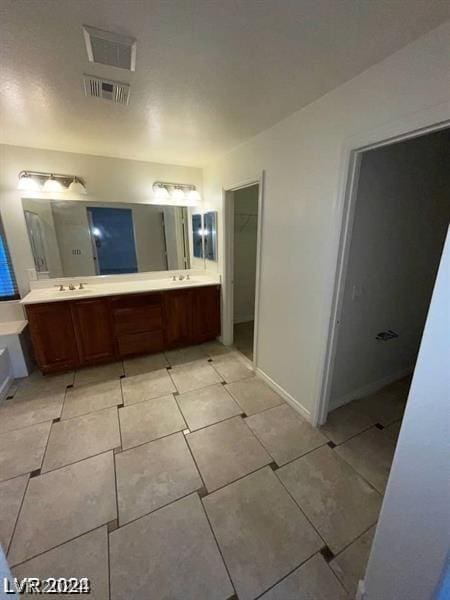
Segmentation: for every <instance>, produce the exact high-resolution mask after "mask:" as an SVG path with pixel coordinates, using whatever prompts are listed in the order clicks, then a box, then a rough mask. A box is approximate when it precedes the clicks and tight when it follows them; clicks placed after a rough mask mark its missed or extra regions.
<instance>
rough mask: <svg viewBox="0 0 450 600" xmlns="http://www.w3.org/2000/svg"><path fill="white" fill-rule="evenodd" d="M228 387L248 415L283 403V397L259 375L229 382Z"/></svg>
mask: <svg viewBox="0 0 450 600" xmlns="http://www.w3.org/2000/svg"><path fill="white" fill-rule="evenodd" d="M226 389H227V390H228V391H229V392H230V394H231V395H232V396H233V398H234V399H235V400H236V402H238V404H239V405H240V406H241V408H242V410H243V411H244V412H245V414H247V415H254V414H255V413H258V412H261V411H263V410H266V408H273V407H274V406H278V405H279V404H283V402H284V401H283V399H282V398H281V397H280V396H279V395H278V394H277V393H276V392H274V391H273V390H272V389H271V388H270V387H269V386H268V385H267V384H266V383H264V382H263V381H261V379H258V378H257V377H250V378H248V379H243V380H242V381H236V382H234V383H229V384H228V385H227V386H226Z"/></svg>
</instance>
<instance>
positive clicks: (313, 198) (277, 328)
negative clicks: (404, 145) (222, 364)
mask: <svg viewBox="0 0 450 600" xmlns="http://www.w3.org/2000/svg"><path fill="white" fill-rule="evenodd" d="M449 55H450V24H445V25H443V26H441V27H439V28H438V29H435V30H434V31H432V32H431V33H429V34H427V35H425V36H423V37H421V38H419V39H418V40H417V41H416V42H414V43H412V44H410V45H408V46H406V47H405V48H403V49H402V50H401V51H399V52H397V53H396V54H394V55H392V56H390V57H389V58H387V59H386V60H384V61H383V62H381V63H379V64H377V65H375V66H374V67H372V68H370V69H368V70H367V71H365V72H364V73H362V74H361V75H359V76H358V77H356V78H354V79H353V80H351V81H349V82H348V83H346V84H344V85H342V86H340V87H339V88H337V89H335V90H334V91H332V92H330V93H329V94H327V95H325V96H323V97H322V98H320V99H319V100H317V101H316V102H314V103H312V104H310V105H309V106H307V107H305V108H304V109H302V110H301V111H299V112H297V113H295V114H294V115H292V116H291V117H289V118H288V119H286V120H284V121H282V122H281V123H279V124H277V125H275V126H274V127H272V128H271V129H269V130H267V131H264V132H263V133H261V134H259V135H258V136H256V137H255V138H253V139H252V140H250V141H249V142H248V143H245V144H243V145H241V146H239V147H238V148H237V149H235V150H234V151H232V152H230V153H228V154H226V155H225V156H224V157H222V158H221V159H220V160H218V161H216V162H214V163H212V164H210V165H209V166H208V167H207V168H206V169H205V170H204V196H205V199H206V201H207V204H208V208H211V209H217V210H218V211H219V260H220V261H221V264H220V265H219V269H221V268H223V262H222V261H223V256H224V254H223V240H224V235H223V229H222V227H223V213H222V209H223V206H222V202H223V188H231V187H235V186H237V185H239V184H240V183H242V182H245V181H251V180H257V179H258V178H259V176H260V175H261V172H262V171H263V170H265V190H264V211H263V223H262V256H261V298H260V320H259V327H258V336H257V339H258V348H257V355H258V367H259V368H260V369H262V371H263V372H264V373H265V374H266V375H268V376H269V377H270V378H271V379H272V380H273V381H275V382H276V383H277V384H278V385H279V386H281V388H282V389H283V390H284V392H285V393H286V394H288V395H289V396H290V398H291V399H292V400H293V401H295V402H297V404H298V405H299V406H301V407H303V409H304V414H308V413H309V414H310V415H312V416H313V417H315V412H316V411H317V407H318V402H319V397H320V393H321V382H322V381H323V372H322V368H323V365H324V361H325V355H326V348H327V340H328V328H329V323H330V315H331V307H332V299H333V289H334V279H335V273H336V262H337V256H338V244H339V234H340V230H341V219H342V213H343V201H344V189H345V180H346V177H347V172H348V165H349V157H350V150H351V149H352V148H359V147H362V146H365V145H367V144H370V143H373V142H378V141H380V140H382V139H387V138H390V137H392V136H395V135H399V134H402V133H405V132H407V131H410V130H413V129H418V128H421V127H426V126H429V125H431V124H433V123H436V122H440V121H444V120H445V119H450V70H449V62H448V57H449Z"/></svg>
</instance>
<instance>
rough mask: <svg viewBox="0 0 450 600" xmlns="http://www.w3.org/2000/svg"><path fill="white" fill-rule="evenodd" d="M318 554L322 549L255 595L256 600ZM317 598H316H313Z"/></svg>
mask: <svg viewBox="0 0 450 600" xmlns="http://www.w3.org/2000/svg"><path fill="white" fill-rule="evenodd" d="M316 555H320V556H322V555H321V554H320V550H318V551H317V552H313V554H311V555H310V556H308V558H306V559H305V560H302V562H301V563H299V564H298V565H297V566H296V567H294V568H293V569H292V570H291V571H289V573H287V574H286V575H284V576H283V577H282V578H281V579H278V581H276V582H275V583H274V584H272V585H271V586H270V587H269V588H267V589H266V590H264V591H263V592H262V593H261V594H259V595H258V596H256V597H255V600H258V598H262V596H264V594H267V592H269V591H270V590H273V588H274V587H276V586H277V585H278V584H279V583H281V582H282V581H284V580H285V579H287V578H288V577H290V576H291V575H292V573H295V571H297V569H300V568H301V567H302V566H303V565H304V564H305V563H307V562H308V561H309V560H311V559H312V558H313V556H316ZM326 565H327V567H328V563H326ZM328 568H329V569H330V571H331V572H332V573H334V572H333V571H332V570H331V568H330V567H328ZM313 600H315V599H313Z"/></svg>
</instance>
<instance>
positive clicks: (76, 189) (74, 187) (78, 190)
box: [68, 177, 87, 194]
mask: <svg viewBox="0 0 450 600" xmlns="http://www.w3.org/2000/svg"><path fill="white" fill-rule="evenodd" d="M68 190H69V192H71V193H72V194H87V190H86V188H85V187H84V185H83V184H82V183H81V181H80V180H79V179H77V178H76V177H74V178H73V181H72V182H71V184H70V185H69V188H68Z"/></svg>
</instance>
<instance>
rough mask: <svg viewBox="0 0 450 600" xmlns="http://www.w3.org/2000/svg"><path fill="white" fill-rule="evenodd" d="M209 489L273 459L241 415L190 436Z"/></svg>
mask: <svg viewBox="0 0 450 600" xmlns="http://www.w3.org/2000/svg"><path fill="white" fill-rule="evenodd" d="M186 439H187V441H188V444H189V446H190V448H191V450H192V454H193V455H194V458H195V460H196V462H197V465H198V467H199V469H200V473H201V475H202V477H203V480H204V482H205V484H206V489H207V490H208V492H212V491H213V490H216V489H217V488H220V487H222V486H224V485H227V483H231V482H232V481H234V480H235V479H239V478H240V477H243V476H244V475H247V474H248V473H251V472H252V471H256V470H257V469H259V468H261V467H263V466H264V465H268V464H269V463H270V462H272V459H271V457H270V456H269V454H268V453H267V452H266V450H264V448H263V446H262V445H261V444H260V443H259V442H258V440H257V438H256V437H255V436H254V435H253V433H252V432H251V431H250V429H249V428H248V427H247V425H246V424H245V423H244V421H243V420H242V419H241V418H240V417H234V418H233V419H228V420H227V421H223V422H222V423H217V424H216V425H211V427H206V428H205V429H200V430H199V431H195V432H194V433H190V434H188V435H187V436H186Z"/></svg>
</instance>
